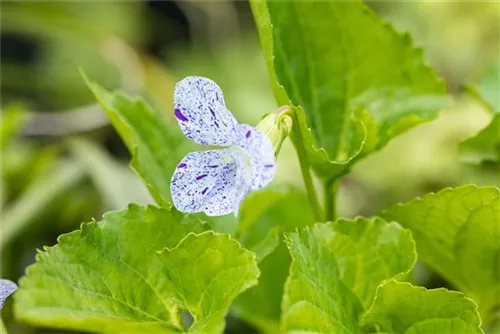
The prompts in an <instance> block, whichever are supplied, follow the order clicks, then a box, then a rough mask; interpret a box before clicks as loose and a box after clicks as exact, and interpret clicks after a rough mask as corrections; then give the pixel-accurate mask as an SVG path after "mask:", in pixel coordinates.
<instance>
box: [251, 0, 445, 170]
mask: <svg viewBox="0 0 500 334" xmlns="http://www.w3.org/2000/svg"><path fill="white" fill-rule="evenodd" d="M266 7H267V8H266ZM252 10H253V14H254V17H255V21H256V23H257V28H258V29H259V35H260V39H261V44H262V46H263V48H264V55H265V57H266V61H267V65H268V67H269V71H270V72H271V80H272V81H273V87H274V91H275V95H276V97H277V100H278V103H280V104H290V103H291V104H293V105H295V106H297V108H295V111H296V113H297V117H298V121H299V124H298V125H299V126H300V131H301V136H302V140H303V145H304V146H305V148H306V151H307V152H308V156H309V160H310V163H311V165H312V166H313V167H314V169H315V171H316V172H317V173H318V175H319V176H320V177H324V178H330V177H333V176H337V175H338V174H340V173H343V172H345V170H346V169H347V168H348V166H349V164H350V163H352V161H353V159H355V158H360V157H361V156H364V155H366V154H368V153H370V152H372V151H374V150H377V149H380V148H381V147H383V146H384V145H385V144H386V143H387V142H388V141H389V140H390V139H391V138H393V137H395V136H397V135H398V134H400V133H402V132H404V131H406V130H408V129H410V128H412V127H414V126H416V125H417V124H420V123H422V122H426V121H429V120H431V119H433V118H435V117H436V115H437V113H438V111H439V110H440V109H442V108H443V107H444V106H446V105H447V104H448V102H449V99H448V98H447V96H446V87H445V85H444V84H443V82H441V81H440V80H439V79H438V78H437V77H436V75H435V73H434V72H433V71H432V70H431V69H430V68H428V67H427V66H425V64H424V62H423V57H422V52H421V51H420V50H417V49H415V48H413V47H412V45H411V42H410V40H409V37H408V36H407V35H399V34H398V33H396V32H395V31H394V30H393V29H392V27H390V26H389V25H387V24H386V23H385V22H383V21H382V20H381V19H380V18H379V17H377V16H376V15H375V14H374V13H373V12H372V11H371V10H370V9H369V8H368V7H367V6H365V5H364V4H363V3H362V2H361V1H359V2H358V1H349V2H342V1H325V2H318V3H316V2H315V3H312V2H308V1H289V2H282V1H269V2H263V1H253V2H252ZM283 87H284V90H283ZM285 92H286V93H285Z"/></svg>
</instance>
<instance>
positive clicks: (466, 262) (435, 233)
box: [381, 185, 500, 320]
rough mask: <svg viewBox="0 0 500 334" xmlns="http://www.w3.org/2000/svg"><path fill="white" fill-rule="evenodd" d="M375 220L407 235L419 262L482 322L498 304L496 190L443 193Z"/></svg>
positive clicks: (499, 195)
mask: <svg viewBox="0 0 500 334" xmlns="http://www.w3.org/2000/svg"><path fill="white" fill-rule="evenodd" d="M381 216H382V217H384V218H385V219H388V220H395V221H397V222H398V223H400V224H401V225H403V226H404V227H407V228H409V229H411V230H412V232H413V236H414V238H415V241H416V244H417V249H418V254H419V256H420V258H421V259H422V260H423V261H424V262H425V263H427V264H428V265H429V266H430V267H432V269H434V270H435V271H437V272H438V273H439V274H440V275H442V276H443V277H444V278H446V279H447V280H448V281H449V282H450V283H452V284H454V285H455V286H457V287H458V288H459V289H460V290H462V291H464V292H465V293H466V294H467V295H468V296H470V297H471V298H473V299H474V300H475V301H476V302H477V303H478V304H479V311H480V312H481V316H482V317H483V320H487V319H488V316H489V313H490V312H493V310H494V309H495V307H497V306H498V305H499V301H500V299H499V296H500V191H499V189H497V188H494V187H476V186H472V185H466V186H462V187H458V188H447V189H444V190H442V191H440V192H438V193H436V194H433V193H431V194H427V195H426V196H424V197H423V198H416V199H414V200H412V201H410V202H407V203H404V204H399V205H396V206H394V207H392V208H389V209H388V210H387V211H384V212H382V214H381Z"/></svg>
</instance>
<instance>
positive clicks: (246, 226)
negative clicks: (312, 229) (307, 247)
mask: <svg viewBox="0 0 500 334" xmlns="http://www.w3.org/2000/svg"><path fill="white" fill-rule="evenodd" d="M313 223H314V214H313V212H312V210H311V207H310V206H309V203H308V202H307V197H306V196H305V194H303V193H302V192H300V191H298V190H296V189H294V188H292V187H274V188H268V189H265V190H262V191H259V192H254V193H252V194H250V196H248V197H247V198H246V199H245V201H244V202H243V204H242V206H241V208H240V214H239V224H238V231H237V235H238V236H239V239H240V241H241V242H242V243H243V244H244V245H245V247H246V248H248V249H250V250H252V251H254V252H255V253H256V255H257V258H258V259H262V258H264V257H265V256H266V255H267V254H269V253H271V252H272V250H273V249H274V248H275V247H276V246H277V242H276V241H277V239H278V238H277V236H278V234H279V233H280V232H292V231H294V230H295V229H296V228H301V227H305V226H308V225H312V224H313ZM273 246H274V247H273Z"/></svg>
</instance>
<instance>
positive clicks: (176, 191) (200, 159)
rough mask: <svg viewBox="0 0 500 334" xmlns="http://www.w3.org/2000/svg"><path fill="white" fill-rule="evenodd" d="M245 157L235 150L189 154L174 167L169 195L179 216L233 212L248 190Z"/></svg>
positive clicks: (218, 214)
mask: <svg viewBox="0 0 500 334" xmlns="http://www.w3.org/2000/svg"><path fill="white" fill-rule="evenodd" d="M243 154H244V153H242V152H238V151H237V150H235V149H224V150H212V151H203V152H193V153H189V154H188V155H186V156H185V157H184V159H182V161H181V162H180V163H179V164H178V165H177V169H176V171H175V173H174V175H173V176H172V180H171V192H172V200H173V202H174V205H175V207H176V208H177V209H178V210H179V211H182V212H189V213H194V212H205V213H206V214H207V215H209V216H221V215H225V214H228V213H231V212H233V211H234V209H235V206H236V207H237V205H236V204H235V202H236V201H241V199H242V198H243V197H244V196H245V195H246V194H247V192H248V191H249V190H250V172H249V171H247V169H246V168H245V165H244V163H243V159H244V156H243ZM238 205H239V202H238Z"/></svg>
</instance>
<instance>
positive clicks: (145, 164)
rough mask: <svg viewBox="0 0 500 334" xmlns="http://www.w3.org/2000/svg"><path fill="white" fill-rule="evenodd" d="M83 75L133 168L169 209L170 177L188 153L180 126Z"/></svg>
mask: <svg viewBox="0 0 500 334" xmlns="http://www.w3.org/2000/svg"><path fill="white" fill-rule="evenodd" d="M82 76H83V77H84V79H85V82H86V83H87V86H88V87H89V88H90V90H91V91H92V93H93V94H94V95H95V97H96V99H97V100H98V102H99V103H100V104H101V106H102V108H103V109H104V111H105V112H106V113H107V114H108V117H109V118H110V120H111V123H112V124H113V126H114V127H115V128H116V130H117V131H118V133H119V134H120V136H121V138H122V139H123V141H124V142H125V144H126V145H127V147H128V149H129V151H130V153H131V154H132V167H133V168H134V170H135V171H136V172H137V174H138V175H139V176H140V177H141V178H142V179H143V181H144V183H145V184H146V186H147V187H148V189H149V191H150V193H151V195H152V196H153V198H154V199H155V200H156V202H157V203H158V204H159V205H161V206H164V207H168V206H169V200H170V197H171V196H170V178H171V176H172V174H173V172H174V170H175V167H176V166H177V164H178V163H179V161H180V160H181V159H182V157H183V156H184V153H186V152H187V150H185V148H186V146H184V147H183V145H187V144H188V143H187V141H186V140H185V138H184V137H183V136H182V134H181V132H180V130H179V127H178V126H177V125H176V124H173V122H170V121H169V120H168V119H167V117H166V115H164V114H162V113H160V112H159V111H156V110H153V108H151V107H150V106H149V105H148V104H147V103H146V102H145V101H144V100H143V99H141V98H137V97H136V98H130V97H128V96H126V95H124V94H123V93H121V92H114V93H110V92H108V91H107V90H105V89H104V88H102V87H101V86H99V85H98V84H96V83H94V82H91V81H90V80H89V79H87V78H86V76H85V74H84V73H83V72H82ZM183 148H184V150H183Z"/></svg>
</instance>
